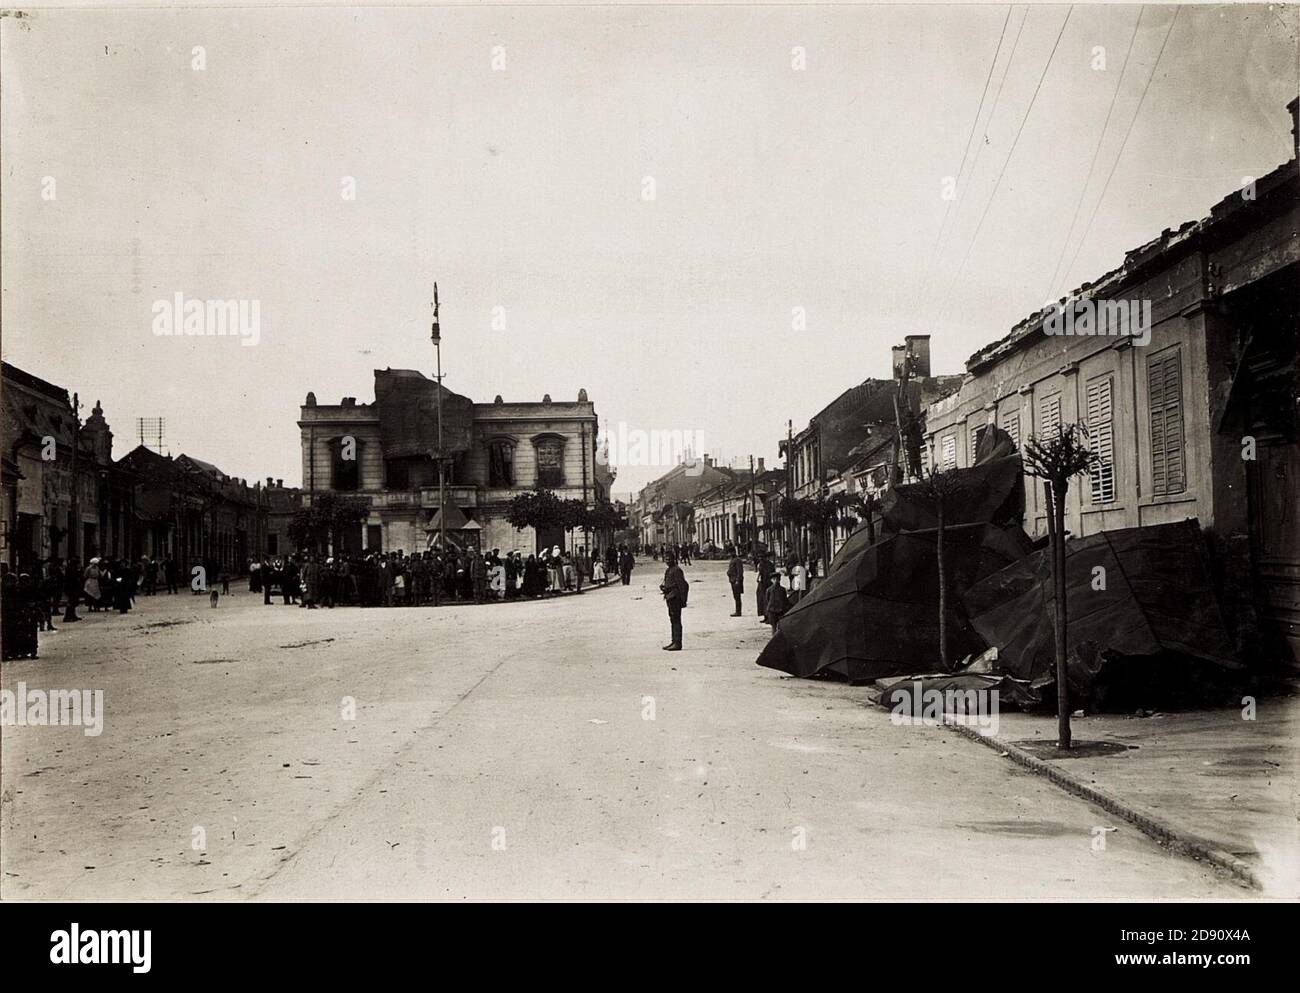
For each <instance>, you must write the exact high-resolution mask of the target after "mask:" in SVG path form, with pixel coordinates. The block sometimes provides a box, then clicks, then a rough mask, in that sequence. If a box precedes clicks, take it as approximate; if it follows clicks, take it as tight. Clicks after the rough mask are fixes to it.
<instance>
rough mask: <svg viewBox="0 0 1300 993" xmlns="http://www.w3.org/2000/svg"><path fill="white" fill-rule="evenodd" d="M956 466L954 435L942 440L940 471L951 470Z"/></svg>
mask: <svg viewBox="0 0 1300 993" xmlns="http://www.w3.org/2000/svg"><path fill="white" fill-rule="evenodd" d="M956 465H957V436H956V435H954V434H950V435H945V436H944V439H943V455H942V457H941V459H940V463H939V468H940V469H952V468H954V467H955V466H956Z"/></svg>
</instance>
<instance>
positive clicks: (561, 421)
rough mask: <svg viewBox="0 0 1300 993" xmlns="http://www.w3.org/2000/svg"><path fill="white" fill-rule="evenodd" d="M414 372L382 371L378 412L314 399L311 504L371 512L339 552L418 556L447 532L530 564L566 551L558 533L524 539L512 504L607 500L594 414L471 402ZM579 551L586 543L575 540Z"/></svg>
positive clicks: (546, 405)
mask: <svg viewBox="0 0 1300 993" xmlns="http://www.w3.org/2000/svg"><path fill="white" fill-rule="evenodd" d="M439 389H440V388H439V387H438V385H437V384H436V383H434V382H433V381H431V380H429V379H427V378H425V377H424V376H423V374H421V373H419V372H416V371H414V370H404V369H396V370H395V369H383V370H378V369H377V370H375V395H376V400H375V402H374V403H369V404H365V403H357V401H356V398H354V397H344V398H343V399H342V400H341V401H340V402H339V403H338V404H320V403H317V401H316V397H315V395H314V394H310V393H309V394H308V395H307V399H306V402H305V403H304V404H303V406H302V409H301V416H300V419H299V421H298V428H299V432H300V434H301V439H302V463H303V494H302V503H303V505H304V506H311V505H312V502H313V500H314V499H316V497H317V496H318V495H319V494H322V493H344V494H352V495H355V496H358V497H361V498H363V499H364V500H365V501H366V502H367V504H368V508H369V509H368V512H367V515H366V518H365V520H364V521H363V522H362V523H361V525H360V526H359V527H358V528H357V529H356V532H355V533H354V534H348V535H345V536H343V539H342V542H341V545H342V547H341V548H339V549H337V551H340V552H348V553H360V552H363V551H364V552H369V551H379V552H388V551H397V550H403V551H407V552H410V551H422V550H424V549H426V548H428V547H430V545H431V544H433V543H434V542H435V541H436V539H437V535H438V534H439V533H440V528H445V530H446V533H447V535H448V541H449V542H451V543H455V544H457V545H459V546H461V547H478V548H482V549H484V550H486V549H492V548H498V549H500V550H501V551H502V552H506V551H520V552H523V553H524V554H531V553H533V552H535V551H538V550H540V549H542V548H546V547H552V546H555V545H560V546H561V547H567V546H568V544H569V539H568V535H566V534H565V533H564V532H563V531H561V530H559V529H554V530H546V531H544V532H539V531H535V530H534V529H533V528H524V529H520V530H517V529H515V528H514V527H513V526H512V525H511V524H510V523H509V521H508V520H507V519H506V514H507V511H508V509H509V506H510V502H511V500H513V499H514V497H516V496H517V495H519V494H521V493H525V492H529V491H534V490H542V489H545V490H550V491H551V492H553V493H554V494H555V495H556V496H557V497H559V498H560V499H565V500H569V499H579V500H582V501H584V503H585V505H586V506H588V507H595V506H596V505H598V504H601V503H605V502H608V499H609V490H610V485H611V484H612V482H613V478H614V477H613V472H612V471H611V470H610V468H609V467H608V465H606V464H604V460H602V459H598V458H597V457H596V454H597V416H596V409H595V405H594V404H592V403H591V401H589V400H588V398H587V394H586V391H585V390H580V391H579V393H578V397H577V399H576V400H574V401H558V402H557V401H552V399H551V397H550V395H549V394H548V395H546V396H544V397H543V398H542V399H541V400H540V401H537V402H523V403H518V402H516V403H506V402H505V401H504V400H502V398H501V397H499V396H498V397H497V398H496V399H495V400H494V401H493V402H492V403H474V402H473V401H471V400H469V399H468V398H467V397H461V396H458V395H456V394H453V393H451V392H450V391H449V390H446V389H442V390H441V393H442V395H441V397H439V395H438V394H439ZM439 409H441V416H442V419H443V424H442V428H443V446H442V450H443V452H444V453H445V455H444V458H443V461H444V464H445V467H446V468H445V477H444V484H443V490H444V492H445V495H446V502H447V507H446V511H445V512H446V517H445V518H443V517H442V516H441V515H440V506H439V486H438V469H437V465H438V458H437V455H438V450H439V443H438V418H439ZM574 543H575V544H581V540H580V539H577V538H575V540H574Z"/></svg>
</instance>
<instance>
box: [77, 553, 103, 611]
mask: <svg viewBox="0 0 1300 993" xmlns="http://www.w3.org/2000/svg"><path fill="white" fill-rule="evenodd" d="M103 574H104V573H103V570H102V569H100V567H99V559H98V558H93V559H91V560H90V564H89V565H87V566H86V584H85V586H83V587H82V592H84V593H85V594H86V603H87V604H88V605H89V606H90V610H91V613H97V612H98V611H99V608H100V606H101V605H102V604H103V598H104V592H103V590H102V589H101V588H100V585H99V581H100V579H101V578H102V577H103Z"/></svg>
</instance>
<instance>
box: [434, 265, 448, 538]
mask: <svg viewBox="0 0 1300 993" xmlns="http://www.w3.org/2000/svg"><path fill="white" fill-rule="evenodd" d="M432 338H433V350H434V353H435V354H436V356H437V361H438V372H437V378H438V544H439V545H440V546H441V552H442V554H443V555H446V554H447V491H446V487H445V484H444V473H443V470H442V461H443V459H442V455H443V452H442V332H441V330H440V328H439V327H438V284H437V283H434V284H433V335H432Z"/></svg>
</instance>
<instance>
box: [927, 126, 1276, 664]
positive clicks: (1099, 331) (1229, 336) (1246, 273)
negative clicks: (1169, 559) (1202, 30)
mask: <svg viewBox="0 0 1300 993" xmlns="http://www.w3.org/2000/svg"><path fill="white" fill-rule="evenodd" d="M1290 109H1291V113H1292V116H1293V133H1294V132H1295V130H1296V129H1295V126H1294V117H1295V114H1296V109H1297V103H1296V101H1293V102H1292V103H1291V105H1290ZM1298 178H1300V174H1298V172H1297V162H1296V160H1295V159H1292V160H1291V161H1290V162H1288V163H1286V164H1285V165H1282V166H1280V167H1279V168H1277V169H1275V170H1273V171H1272V172H1271V173H1269V174H1268V175H1266V176H1263V177H1261V178H1260V179H1258V180H1256V181H1255V182H1254V184H1253V185H1252V186H1250V187H1248V188H1246V189H1243V190H1241V191H1238V192H1235V193H1233V194H1231V195H1230V196H1227V197H1225V198H1224V199H1223V200H1221V201H1220V202H1219V203H1218V204H1216V205H1215V206H1214V207H1213V209H1212V210H1211V211H1210V214H1209V216H1207V217H1205V218H1203V219H1201V220H1198V221H1193V222H1189V223H1186V224H1184V225H1182V226H1181V227H1179V228H1178V229H1177V230H1166V231H1164V232H1163V233H1162V234H1161V235H1160V236H1159V237H1158V238H1155V239H1153V240H1152V241H1151V242H1149V243H1148V244H1145V245H1143V246H1141V247H1140V248H1137V249H1135V250H1133V251H1131V252H1129V253H1127V255H1126V256H1125V258H1124V261H1123V264H1121V265H1120V266H1119V267H1118V268H1116V269H1114V270H1113V271H1111V272H1109V273H1107V274H1105V275H1104V276H1102V277H1101V278H1100V279H1098V280H1096V281H1095V282H1091V283H1085V284H1084V285H1083V286H1081V287H1080V288H1079V289H1078V290H1076V291H1075V292H1074V293H1073V294H1071V295H1070V296H1069V297H1067V298H1066V299H1064V300H1062V301H1060V303H1059V304H1057V305H1053V306H1049V307H1048V308H1045V309H1044V310H1041V311H1039V312H1037V313H1035V314H1033V315H1031V316H1029V317H1027V318H1026V319H1024V320H1023V321H1021V322H1020V323H1019V324H1017V325H1016V326H1015V327H1014V328H1013V329H1012V330H1011V332H1010V334H1008V335H1007V336H1006V337H1004V338H1002V339H1001V340H1000V341H997V342H994V343H993V344H991V345H988V346H987V347H985V348H982V349H980V350H979V351H978V352H976V353H975V354H974V355H972V356H971V357H970V359H969V361H968V362H967V364H966V369H967V375H966V379H965V382H964V383H963V384H962V387H961V389H960V390H959V391H958V392H957V393H955V394H954V395H952V396H950V397H947V398H945V399H942V400H940V401H938V402H936V403H933V404H931V405H930V408H929V411H928V416H927V420H926V427H925V434H926V441H927V444H928V447H929V449H930V454H931V460H932V464H934V465H935V466H936V467H941V468H953V467H964V466H968V465H970V464H971V463H972V462H973V461H974V457H975V451H976V448H977V446H978V444H979V440H980V437H981V435H982V434H983V433H984V432H985V431H987V430H988V428H989V426H990V425H996V426H998V427H999V428H1001V429H1002V430H1003V431H1005V432H1006V433H1007V435H1009V436H1010V437H1011V439H1012V440H1013V441H1014V443H1015V444H1016V445H1017V446H1020V445H1022V444H1023V441H1024V440H1025V439H1027V438H1029V437H1030V436H1031V435H1039V436H1044V435H1051V434H1052V433H1054V432H1055V431H1056V430H1057V429H1058V427H1059V426H1061V425H1065V424H1075V423H1079V424H1083V425H1084V426H1085V427H1086V428H1087V430H1088V434H1089V445H1090V447H1091V448H1092V449H1093V450H1094V451H1095V452H1096V453H1097V456H1098V462H1097V465H1096V468H1095V469H1094V470H1093V471H1092V473H1091V475H1090V476H1089V477H1088V478H1082V479H1079V480H1076V481H1075V483H1074V484H1073V485H1072V486H1071V489H1070V498H1069V501H1068V507H1067V519H1066V527H1067V529H1068V531H1069V533H1070V534H1071V535H1073V536H1088V535H1093V534H1096V533H1098V532H1102V531H1115V530H1119V529H1123V528H1134V527H1145V526H1150V525H1161V524H1169V523H1173V522H1179V521H1184V520H1188V519H1195V520H1196V521H1198V522H1199V524H1200V526H1201V528H1202V529H1203V530H1204V533H1205V536H1206V538H1207V543H1208V545H1209V548H1210V551H1211V555H1212V562H1213V567H1214V570H1215V574H1216V581H1217V584H1218V593H1219V597H1220V601H1221V603H1222V604H1223V608H1224V612H1225V615H1226V617H1227V618H1228V621H1229V624H1230V626H1231V628H1232V632H1233V637H1234V641H1235V647H1236V649H1237V651H1238V652H1239V653H1240V655H1241V656H1242V657H1243V658H1245V659H1250V658H1253V657H1258V656H1261V655H1262V656H1264V657H1267V658H1277V657H1281V658H1283V659H1287V658H1289V660H1290V661H1291V662H1292V663H1294V662H1295V660H1296V659H1297V658H1300V521H1298V520H1297V507H1300V492H1298V491H1297V481H1298V480H1300V431H1298V430H1297V370H1296V362H1297V359H1296V353H1297V321H1298V320H1300V314H1298V313H1297V294H1298V292H1300V185H1298V184H1297V179H1298ZM1120 302H1124V303H1127V304H1128V305H1129V307H1128V309H1129V311H1130V315H1129V316H1130V320H1129V322H1128V323H1127V324H1124V323H1123V322H1122V312H1121V311H1120V309H1119V308H1118V307H1117V306H1115V305H1116V304H1118V303H1120ZM1089 305H1090V306H1089ZM1135 312H1136V313H1135ZM1139 315H1140V316H1139ZM1147 315H1149V318H1150V323H1149V325H1148V326H1142V325H1143V324H1144V323H1145V320H1144V319H1145V317H1146V316H1147ZM1063 316H1064V317H1065V318H1067V320H1064V321H1063V320H1062V317H1063ZM1117 317H1119V318H1121V319H1120V320H1118V321H1117ZM1071 322H1073V323H1071ZM1063 330H1068V331H1072V332H1074V333H1061V332H1062V331H1063ZM1025 489H1026V492H1025V504H1026V514H1025V523H1024V527H1025V529H1026V531H1028V532H1029V533H1030V535H1031V536H1033V537H1036V538H1041V537H1042V536H1044V535H1045V534H1046V533H1047V520H1046V506H1045V503H1044V496H1043V492H1042V488H1041V484H1039V483H1038V481H1037V480H1033V479H1026V480H1025Z"/></svg>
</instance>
